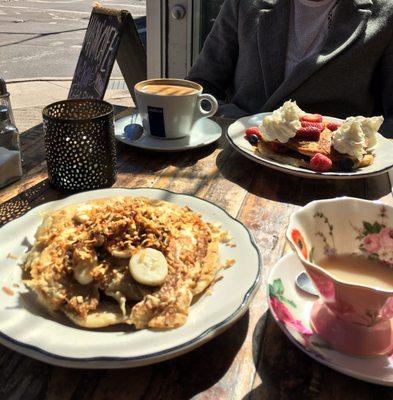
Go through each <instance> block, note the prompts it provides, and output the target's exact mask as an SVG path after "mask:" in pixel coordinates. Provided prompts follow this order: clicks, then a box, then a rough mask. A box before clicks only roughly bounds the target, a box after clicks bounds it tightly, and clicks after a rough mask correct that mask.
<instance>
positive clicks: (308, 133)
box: [295, 126, 321, 142]
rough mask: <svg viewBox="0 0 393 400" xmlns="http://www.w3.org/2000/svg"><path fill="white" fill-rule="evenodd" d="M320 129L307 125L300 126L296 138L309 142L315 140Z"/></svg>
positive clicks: (317, 138)
mask: <svg viewBox="0 0 393 400" xmlns="http://www.w3.org/2000/svg"><path fill="white" fill-rule="evenodd" d="M320 134H321V130H320V129H319V128H316V127H315V126H307V127H305V128H300V129H298V130H297V132H296V136H295V138H296V139H301V140H308V141H310V142H317V141H318V140H319V135H320Z"/></svg>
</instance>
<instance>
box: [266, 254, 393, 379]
mask: <svg viewBox="0 0 393 400" xmlns="http://www.w3.org/2000/svg"><path fill="white" fill-rule="evenodd" d="M303 270H304V268H303V266H302V264H301V262H300V261H299V259H298V257H297V256H296V254H294V253H290V254H287V255H286V256H284V257H283V258H281V260H279V261H278V263H277V264H276V265H275V266H274V267H273V268H272V269H271V271H270V274H269V278H268V288H269V299H268V300H269V307H270V311H271V312H272V315H273V317H274V319H275V320H276V322H277V323H278V325H279V326H280V328H281V329H282V330H283V332H284V333H285V334H286V336H287V337H288V338H289V339H290V340H291V342H293V343H294V344H295V345H296V346H297V347H299V348H300V349H301V350H302V351H304V352H305V353H306V354H307V355H309V356H310V357H312V358H313V359H314V360H316V361H318V362H320V363H321V364H324V365H327V366H328V367H330V368H333V369H335V370H336V371H339V372H341V373H343V374H346V375H349V376H352V377H354V378H357V379H361V380H363V381H366V382H371V383H376V384H379V385H385V386H393V354H392V355H390V356H381V357H374V358H360V357H351V356H349V355H346V354H343V353H340V352H338V351H336V350H334V349H332V348H331V347H330V346H329V345H328V344H327V343H326V342H324V341H323V340H322V339H320V338H319V337H318V336H317V335H315V334H313V333H312V331H311V326H310V313H311V308H312V305H313V303H314V301H315V297H314V296H311V295H308V294H306V293H303V292H301V291H300V290H299V289H297V288H296V286H295V279H296V276H297V275H298V274H299V273H300V272H302V271H303Z"/></svg>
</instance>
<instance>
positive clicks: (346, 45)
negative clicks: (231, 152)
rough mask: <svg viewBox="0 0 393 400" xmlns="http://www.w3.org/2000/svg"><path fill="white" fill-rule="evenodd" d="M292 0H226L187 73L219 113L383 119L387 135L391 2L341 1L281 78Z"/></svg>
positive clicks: (390, 127) (392, 125) (391, 119)
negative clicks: (284, 111) (294, 112)
mask: <svg viewBox="0 0 393 400" xmlns="http://www.w3.org/2000/svg"><path fill="white" fill-rule="evenodd" d="M290 4H291V0H226V2H225V3H224V5H223V7H222V9H221V11H220V14H219V16H218V17H217V20H216V22H215V24H214V27H213V29H212V31H211V32H210V34H209V36H208V38H207V40H206V42H205V45H204V47H203V50H202V52H201V54H200V56H199V58H198V60H197V62H196V64H195V65H194V67H193V68H192V69H191V71H190V73H189V76H188V77H187V78H188V79H191V80H194V81H197V82H199V83H201V84H202V85H203V86H204V88H205V91H206V92H210V93H212V94H213V95H215V96H216V97H217V98H218V99H219V100H225V99H227V100H229V104H224V105H222V106H221V107H220V110H219V113H220V114H221V115H222V116H227V117H233V118H237V117H240V116H244V115H247V114H255V113H258V112H263V111H272V110H274V109H276V108H277V107H279V106H280V105H281V104H282V103H283V102H284V101H285V100H288V99H292V100H296V101H297V102H298V104H299V106H300V107H301V108H303V109H304V110H305V111H307V112H313V113H314V112H315V113H320V114H324V115H330V116H336V117H340V118H345V117H348V116H351V115H353V116H355V115H364V116H371V115H380V114H382V115H383V116H384V117H385V123H384V125H383V128H382V131H383V133H384V134H385V135H386V136H389V137H393V39H392V36H393V1H392V0H341V1H340V2H339V4H338V6H337V9H336V12H335V15H334V19H333V22H332V26H331V29H330V31H329V34H328V37H327V39H326V41H325V43H324V45H323V46H322V49H321V50H320V52H319V54H316V55H315V56H311V57H309V58H307V59H304V60H303V61H302V62H301V63H300V64H299V65H298V66H297V67H296V68H295V70H294V71H293V73H292V74H291V75H290V76H288V77H287V79H285V80H284V72H285V59H286V47H287V46H286V45H287V39H288V25H289V16H290Z"/></svg>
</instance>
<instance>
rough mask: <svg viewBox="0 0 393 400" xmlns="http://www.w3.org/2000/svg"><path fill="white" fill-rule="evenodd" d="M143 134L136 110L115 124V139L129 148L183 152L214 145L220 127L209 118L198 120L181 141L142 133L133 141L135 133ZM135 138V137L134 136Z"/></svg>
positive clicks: (220, 132)
mask: <svg viewBox="0 0 393 400" xmlns="http://www.w3.org/2000/svg"><path fill="white" fill-rule="evenodd" d="M138 130H139V131H140V132H143V128H142V119H141V117H140V115H139V113H138V111H137V110H135V111H134V112H133V113H132V114H131V115H127V116H126V117H123V118H120V119H118V120H117V121H116V123H115V137H116V139H117V140H118V141H120V142H122V143H125V144H128V145H130V146H134V147H138V148H141V149H145V150H153V151H184V150H191V149H196V148H198V147H203V146H207V145H209V144H211V143H214V142H215V141H216V140H218V139H219V138H220V137H221V134H222V129H221V127H220V125H218V124H217V123H216V122H214V121H213V120H211V119H209V118H203V119H200V120H199V121H198V122H197V123H196V124H195V126H194V127H193V129H192V131H191V133H190V136H187V137H184V138H181V139H160V138H154V137H153V136H150V135H147V134H146V133H144V132H143V134H142V136H141V137H140V138H139V139H136V140H133V138H134V137H135V132H136V131H138ZM136 137H137V136H136Z"/></svg>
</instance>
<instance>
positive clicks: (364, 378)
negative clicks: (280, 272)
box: [266, 251, 393, 387]
mask: <svg viewBox="0 0 393 400" xmlns="http://www.w3.org/2000/svg"><path fill="white" fill-rule="evenodd" d="M291 258H294V259H297V255H296V253H294V252H293V251H290V252H288V253H287V254H285V255H284V256H282V257H281V258H280V259H279V260H278V261H277V262H276V263H275V264H274V266H273V267H272V268H271V269H270V271H269V274H268V277H267V280H266V287H267V289H268V287H269V283H270V281H271V279H272V275H273V271H274V270H275V269H276V267H277V265H278V264H279V263H283V264H284V263H285V262H286V264H289V262H288V260H289V259H291ZM299 262H300V261H299ZM294 284H295V283H294ZM266 298H267V304H268V308H269V311H270V313H271V315H272V317H273V319H274V321H275V323H276V324H277V325H278V326H279V328H280V330H281V331H282V332H283V333H284V334H285V336H286V337H287V338H288V339H289V340H290V342H291V343H293V344H294V345H295V346H296V347H297V348H298V349H300V350H301V351H302V352H303V353H304V354H306V355H307V356H308V357H310V358H312V359H313V360H315V361H317V362H318V363H320V364H322V365H325V366H326V367H328V368H331V369H333V370H335V371H337V372H339V373H341V374H343V375H346V376H349V377H351V378H355V379H358V380H361V381H364V382H368V383H372V384H376V385H382V386H387V387H392V386H393V379H392V380H391V381H386V380H378V379H374V378H370V377H369V376H366V375H364V374H361V373H358V372H355V371H348V370H345V368H344V367H343V366H341V365H336V364H332V363H330V362H329V361H328V360H326V361H325V360H321V359H319V358H318V357H316V356H315V355H314V354H312V353H310V352H308V351H307V350H306V348H305V347H303V346H302V345H301V344H300V343H299V342H298V341H297V340H296V339H295V338H294V337H293V335H291V333H290V332H289V330H288V329H286V327H285V326H284V324H282V323H281V322H280V321H279V320H278V319H277V318H276V316H275V314H274V312H273V311H272V308H271V305H270V301H269V291H268V290H267V293H266ZM332 351H334V352H337V351H336V350H334V349H332ZM348 357H351V356H348ZM353 358H356V359H358V357H353ZM367 360H368V359H367V358H365V359H364V361H365V362H367Z"/></svg>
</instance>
